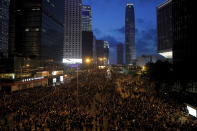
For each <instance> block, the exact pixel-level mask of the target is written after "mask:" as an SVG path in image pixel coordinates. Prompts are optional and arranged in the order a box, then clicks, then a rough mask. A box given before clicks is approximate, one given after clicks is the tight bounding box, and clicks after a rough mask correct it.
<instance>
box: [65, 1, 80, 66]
mask: <svg viewBox="0 0 197 131" xmlns="http://www.w3.org/2000/svg"><path fill="white" fill-rule="evenodd" d="M81 3H82V1H81V0H66V1H65V10H64V15H65V16H64V18H65V20H64V47H63V62H64V63H75V62H77V63H82V30H81V26H82V24H81V16H82V15H81V7H82V5H81Z"/></svg>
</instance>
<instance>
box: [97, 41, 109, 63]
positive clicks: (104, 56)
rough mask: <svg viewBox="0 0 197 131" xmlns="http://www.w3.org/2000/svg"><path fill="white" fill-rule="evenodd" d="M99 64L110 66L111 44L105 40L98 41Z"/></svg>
mask: <svg viewBox="0 0 197 131" xmlns="http://www.w3.org/2000/svg"><path fill="white" fill-rule="evenodd" d="M96 57H97V64H109V43H108V42H107V41H104V40H96Z"/></svg>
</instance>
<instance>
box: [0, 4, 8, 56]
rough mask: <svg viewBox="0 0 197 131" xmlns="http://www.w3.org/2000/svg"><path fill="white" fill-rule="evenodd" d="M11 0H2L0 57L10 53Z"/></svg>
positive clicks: (0, 8)
mask: <svg viewBox="0 0 197 131" xmlns="http://www.w3.org/2000/svg"><path fill="white" fill-rule="evenodd" d="M9 3H10V1H9V0H1V1H0V57H1V56H2V57H7V55H8V32H9V29H8V27H9V26H8V23H9Z"/></svg>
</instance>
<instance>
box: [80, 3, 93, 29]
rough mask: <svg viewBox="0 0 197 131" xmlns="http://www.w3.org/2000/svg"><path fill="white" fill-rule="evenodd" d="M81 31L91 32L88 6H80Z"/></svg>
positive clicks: (90, 17) (89, 8)
mask: <svg viewBox="0 0 197 131" xmlns="http://www.w3.org/2000/svg"><path fill="white" fill-rule="evenodd" d="M82 31H92V16H91V7H90V6H89V5H83V6H82Z"/></svg>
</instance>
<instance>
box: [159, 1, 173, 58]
mask: <svg viewBox="0 0 197 131" xmlns="http://www.w3.org/2000/svg"><path fill="white" fill-rule="evenodd" d="M172 46H173V40H172V0H167V1H166V2H164V3H163V4H161V5H159V6H158V7H157V52H158V53H159V54H160V55H162V56H164V57H165V58H167V59H172Z"/></svg>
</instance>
